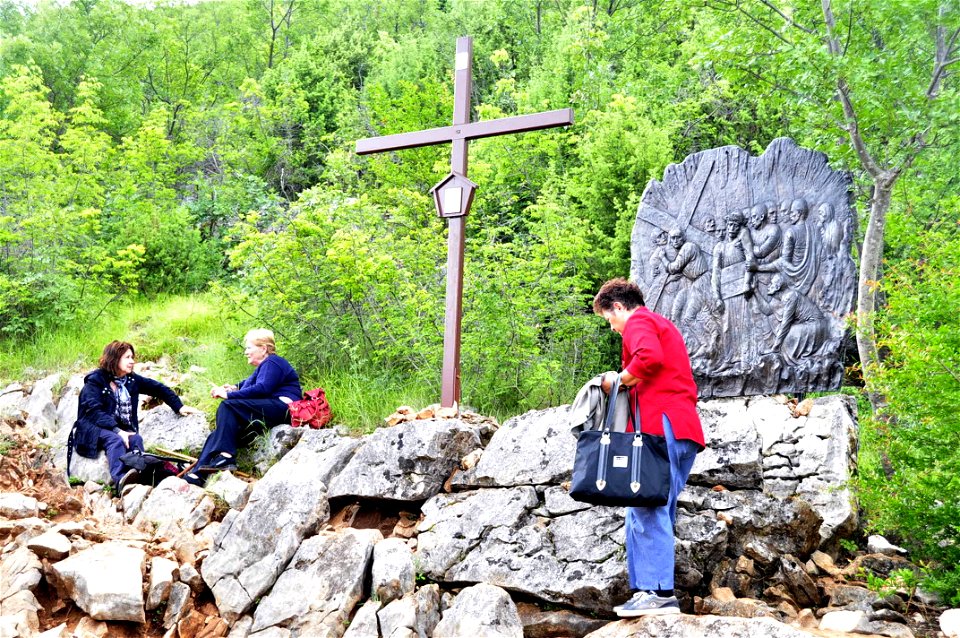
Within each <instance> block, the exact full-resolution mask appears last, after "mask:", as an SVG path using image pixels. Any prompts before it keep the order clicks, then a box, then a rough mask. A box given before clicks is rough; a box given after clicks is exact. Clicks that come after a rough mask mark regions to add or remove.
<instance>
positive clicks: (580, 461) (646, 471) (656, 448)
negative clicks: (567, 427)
mask: <svg viewBox="0 0 960 638" xmlns="http://www.w3.org/2000/svg"><path fill="white" fill-rule="evenodd" d="M619 389H620V379H619V377H618V378H617V380H616V381H615V382H614V384H613V387H611V388H610V399H609V400H608V401H607V404H608V405H607V416H606V419H605V420H604V424H603V429H602V430H584V431H583V432H581V433H580V436H579V437H578V438H577V454H576V457H574V461H573V480H572V482H571V486H570V496H571V498H573V500H575V501H580V502H581V503H590V504H591V505H609V506H613V507H660V506H662V505H666V504H667V500H668V498H669V497H670V457H669V456H668V455H667V440H666V439H665V438H664V437H662V436H657V435H655V434H646V433H643V432H640V409H639V407H640V406H639V404H637V403H636V401H635V402H634V405H633V406H631V407H632V417H633V425H634V429H635V432H613V431H611V429H612V426H613V415H614V411H615V406H616V396H617V392H618V391H619Z"/></svg>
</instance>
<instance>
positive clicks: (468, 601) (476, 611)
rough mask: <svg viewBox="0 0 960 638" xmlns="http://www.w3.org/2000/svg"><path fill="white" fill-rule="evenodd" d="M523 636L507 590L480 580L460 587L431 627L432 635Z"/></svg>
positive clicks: (451, 637)
mask: <svg viewBox="0 0 960 638" xmlns="http://www.w3.org/2000/svg"><path fill="white" fill-rule="evenodd" d="M460 636H473V637H475V638H523V624H522V623H521V622H520V614H519V613H517V606H516V605H515V604H514V603H513V600H511V599H510V594H508V593H507V592H505V591H504V590H503V589H501V588H499V587H495V586H494V585H487V584H485V583H480V584H479V585H474V586H473V587H467V588H465V589H463V590H462V591H461V592H460V593H459V594H457V597H456V598H455V599H454V601H453V605H452V606H451V607H450V608H449V609H447V610H446V611H445V612H443V618H442V619H441V620H440V622H439V623H438V624H437V626H436V627H435V628H434V630H433V637H434V638H460Z"/></svg>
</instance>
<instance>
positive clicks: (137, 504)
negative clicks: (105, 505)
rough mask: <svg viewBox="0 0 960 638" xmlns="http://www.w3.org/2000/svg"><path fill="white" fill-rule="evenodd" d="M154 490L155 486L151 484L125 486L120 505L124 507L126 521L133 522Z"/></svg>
mask: <svg viewBox="0 0 960 638" xmlns="http://www.w3.org/2000/svg"><path fill="white" fill-rule="evenodd" d="M152 491H153V488H152V487H151V486H149V485H131V486H129V487H127V488H124V490H123V496H122V497H121V498H120V507H121V509H123V519H124V520H125V521H126V522H128V523H132V522H133V521H134V520H135V519H136V518H137V514H139V513H140V510H142V509H143V504H144V503H145V502H146V501H147V497H148V496H150V492H152Z"/></svg>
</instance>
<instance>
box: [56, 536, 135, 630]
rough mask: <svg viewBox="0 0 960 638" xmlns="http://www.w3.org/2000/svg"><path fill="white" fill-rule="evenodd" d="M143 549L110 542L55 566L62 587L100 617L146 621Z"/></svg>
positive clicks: (79, 553)
mask: <svg viewBox="0 0 960 638" xmlns="http://www.w3.org/2000/svg"><path fill="white" fill-rule="evenodd" d="M145 561H146V554H145V553H144V551H143V550H142V549H137V548H134V547H128V546H127V545H124V544H122V543H119V542H115V541H110V542H106V543H101V544H99V545H94V546H93V547H91V548H90V549H86V550H83V551H81V552H77V553H76V554H74V555H73V556H71V557H69V558H67V559H65V560H62V561H60V562H59V563H55V564H53V565H52V566H51V569H52V571H53V573H54V574H55V576H56V578H57V580H58V581H59V583H60V585H61V589H62V590H63V592H64V593H65V594H66V596H67V597H69V598H70V599H71V600H73V601H74V602H76V603H77V606H79V607H80V608H81V609H82V610H83V611H85V612H86V613H87V615H89V616H90V617H92V618H94V619H96V620H123V621H129V622H136V623H143V622H145V621H146V616H145V614H144V600H143V572H144V563H145Z"/></svg>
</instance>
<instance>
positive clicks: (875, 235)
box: [857, 171, 899, 412]
mask: <svg viewBox="0 0 960 638" xmlns="http://www.w3.org/2000/svg"><path fill="white" fill-rule="evenodd" d="M897 177H899V172H892V171H885V172H884V173H883V174H882V175H881V176H879V177H877V178H876V179H875V180H874V191H873V199H872V200H871V202H870V217H869V218H868V220H867V231H866V233H865V235H864V238H863V248H862V250H861V251H860V280H859V286H858V290H857V351H858V352H859V354H860V365H861V366H862V372H863V379H864V382H865V384H866V390H867V397H868V399H869V400H870V406H871V407H872V408H873V411H874V412H876V411H877V410H878V409H879V408H882V407H883V406H884V405H885V404H886V401H885V399H884V397H883V395H882V394H880V393H879V392H877V391H876V389H875V388H873V387H872V385H873V384H872V383H871V378H872V376H873V371H874V370H875V369H876V368H877V367H878V366H879V365H880V357H879V355H878V350H877V336H876V330H875V328H874V323H873V322H874V316H875V313H876V310H877V291H878V288H879V281H880V277H881V272H880V268H881V265H882V261H883V246H884V238H883V236H884V229H885V227H886V224H887V211H888V210H889V209H890V199H891V196H892V194H893V185H894V184H895V183H896V181H897Z"/></svg>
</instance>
